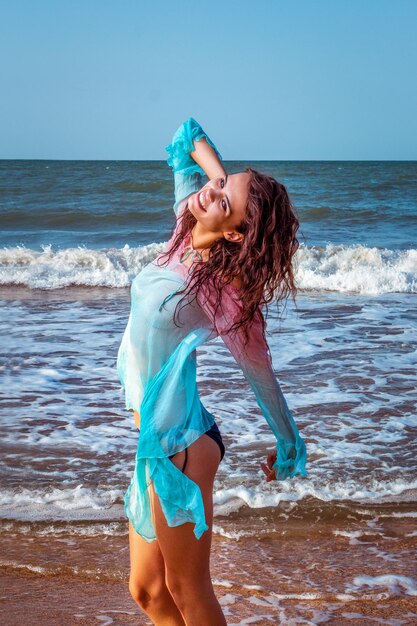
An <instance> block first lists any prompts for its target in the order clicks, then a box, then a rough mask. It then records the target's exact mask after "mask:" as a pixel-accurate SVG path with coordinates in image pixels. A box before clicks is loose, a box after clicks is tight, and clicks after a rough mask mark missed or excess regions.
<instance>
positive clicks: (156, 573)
mask: <svg viewBox="0 0 417 626" xmlns="http://www.w3.org/2000/svg"><path fill="white" fill-rule="evenodd" d="M129 549H130V577H129V587H130V589H131V591H132V593H134V594H140V593H141V592H143V593H145V592H147V593H149V594H152V592H156V593H157V592H158V590H159V589H160V587H161V586H162V585H165V562H164V558H163V556H162V553H161V549H160V547H159V543H158V540H155V541H152V542H151V543H148V542H147V541H145V539H143V537H141V535H139V534H138V533H137V532H136V530H135V529H134V528H133V526H132V524H131V522H130V521H129Z"/></svg>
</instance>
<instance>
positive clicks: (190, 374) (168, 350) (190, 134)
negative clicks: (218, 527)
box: [117, 118, 307, 543]
mask: <svg viewBox="0 0 417 626" xmlns="http://www.w3.org/2000/svg"><path fill="white" fill-rule="evenodd" d="M203 137H204V138H205V139H206V141H207V142H208V143H209V144H210V145H211V146H212V147H213V148H214V150H215V151H216V153H217V155H218V156H219V158H220V159H221V158H222V157H221V155H220V153H219V151H218V150H217V148H216V146H215V145H214V143H213V142H212V141H211V140H210V139H209V137H208V136H207V134H206V133H205V132H204V131H203V129H202V128H201V126H200V125H199V124H198V122H196V120H194V119H193V118H189V119H188V120H187V121H185V122H184V123H183V124H182V125H181V126H180V127H179V128H178V130H177V131H176V132H175V134H174V137H173V139H172V143H171V144H170V145H168V146H167V147H166V150H167V151H168V154H169V157H168V159H167V162H168V164H169V165H170V166H171V167H172V169H173V172H174V183H175V203H174V211H175V214H176V216H177V222H176V227H175V230H174V233H173V235H172V237H171V239H170V241H169V242H168V243H167V246H166V248H165V249H167V248H168V246H170V244H171V242H172V240H173V238H174V237H175V235H176V233H177V228H178V225H179V220H178V218H179V217H180V215H181V212H182V211H183V210H184V208H185V207H186V205H187V198H188V197H189V196H190V195H191V194H193V193H195V192H196V191H198V190H200V189H201V187H202V186H203V180H202V177H203V175H204V171H203V170H202V169H201V168H200V167H199V166H198V165H197V164H196V163H195V161H194V160H193V159H192V157H191V155H190V153H191V152H193V151H194V150H195V146H194V142H196V141H199V140H200V139H201V138H203ZM196 254H197V255H198V252H197V251H195V250H193V248H192V240H191V237H190V235H188V236H187V237H185V239H184V240H183V242H182V244H181V245H180V247H179V249H178V250H177V251H176V253H175V255H174V256H173V258H171V260H170V262H169V264H165V265H157V260H158V258H159V256H158V257H157V259H155V260H154V261H152V262H151V263H149V264H148V265H146V266H145V267H144V268H143V269H142V270H141V271H140V272H139V274H138V275H137V276H136V277H135V278H134V279H133V281H132V285H131V291H130V293H131V309H130V315H129V319H128V322H127V326H126V329H125V331H124V334H123V337H122V341H121V344H120V347H119V351H118V355H117V374H118V377H119V380H120V383H121V385H122V387H123V389H124V393H125V405H126V409H128V410H131V409H134V410H137V411H138V412H139V413H140V433H139V437H138V445H137V450H136V457H135V468H134V471H133V476H132V478H131V481H130V484H129V486H128V489H127V491H126V493H125V496H124V510H125V513H126V515H127V517H128V519H129V520H130V522H131V523H132V526H133V527H134V528H135V530H136V532H138V533H139V534H140V535H141V536H142V537H143V538H144V539H145V540H146V541H147V542H148V543H150V542H152V541H154V540H155V539H156V534H155V528H154V525H153V521H152V514H151V507H150V497H149V486H150V483H151V482H152V484H153V488H154V490H155V492H156V493H157V495H158V497H159V500H160V503H161V507H162V511H163V513H164V515H165V518H166V521H167V524H168V525H169V526H171V527H173V526H179V525H180V524H184V523H185V522H193V523H194V534H195V536H196V538H197V539H200V537H201V536H202V534H203V533H204V531H206V530H208V525H207V523H206V518H205V510H204V503H203V498H202V494H201V490H200V487H199V486H198V485H197V484H196V483H195V482H194V481H192V480H191V479H190V478H189V477H188V476H186V474H183V473H182V472H181V471H180V469H178V468H177V467H176V466H175V465H174V464H173V463H172V461H171V460H170V459H169V458H168V457H169V456H171V455H173V454H175V453H177V452H180V451H181V450H184V448H186V447H188V446H189V445H190V444H192V443H193V442H194V441H196V440H197V439H198V438H199V437H201V435H202V434H204V433H205V432H206V431H207V430H209V429H210V427H211V426H212V424H213V422H214V416H213V415H212V414H211V413H210V412H209V411H207V409H206V408H205V407H204V406H203V405H202V403H201V401H200V398H199V394H198V390H197V381H196V379H197V361H196V349H197V348H198V347H199V346H201V345H202V344H203V343H205V342H206V341H208V340H210V339H214V338H215V337H217V336H221V337H222V339H223V341H224V343H225V344H226V346H227V347H228V349H229V350H230V352H231V353H232V355H233V357H234V358H235V360H236V362H237V364H238V365H239V367H240V368H241V370H242V372H243V374H244V376H245V378H246V380H247V382H248V383H249V385H250V387H251V388H252V390H253V392H254V394H255V398H256V401H257V403H258V405H259V407H260V409H261V411H262V413H263V415H264V417H265V419H266V421H267V423H268V425H269V427H270V428H271V431H272V432H273V434H274V436H275V439H276V450H277V458H276V461H275V463H274V465H273V467H274V469H275V472H276V477H277V479H278V480H283V479H286V478H291V477H293V476H295V475H296V474H299V475H301V476H306V475H307V474H306V469H305V466H306V460H307V454H306V446H305V443H304V441H303V439H302V438H301V436H300V434H299V431H298V428H297V426H296V424H295V422H294V419H293V417H292V414H291V412H290V410H289V408H288V406H287V403H286V401H285V398H284V396H283V394H282V391H281V388H280V386H279V383H278V381H277V379H276V376H275V374H274V370H273V365H272V359H271V355H270V351H269V347H268V344H267V342H266V340H265V337H264V334H263V332H262V325H261V320H256V321H254V322H253V323H252V325H251V329H250V338H249V341H246V340H245V338H244V337H243V333H241V332H239V331H237V332H233V333H232V334H230V333H229V334H226V331H227V329H228V328H230V326H231V325H232V324H233V322H234V321H236V319H238V316H239V314H240V311H241V309H240V306H239V299H238V295H237V294H238V292H237V290H236V289H235V288H234V287H233V286H232V285H231V284H229V285H226V287H225V289H224V290H223V299H222V306H221V310H220V308H219V309H218V310H217V311H216V314H214V313H215V302H216V296H215V294H213V293H209V292H208V291H207V290H206V291H205V293H204V297H200V298H198V299H197V300H191V301H190V302H188V301H187V304H186V306H185V307H183V308H181V306H182V305H180V311H179V317H178V321H179V325H175V323H174V320H173V314H174V310H175V307H176V305H177V302H178V300H179V299H181V298H182V297H184V294H177V291H178V290H180V289H181V288H183V287H184V285H185V283H186V281H187V276H188V275H189V272H190V271H192V267H193V266H194V265H193V264H192V265H191V269H190V268H188V267H187V266H186V265H184V264H183V261H184V260H185V257H186V256H189V255H196ZM164 260H165V259H164ZM177 323H178V322H177Z"/></svg>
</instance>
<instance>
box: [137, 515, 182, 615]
mask: <svg viewBox="0 0 417 626" xmlns="http://www.w3.org/2000/svg"><path fill="white" fill-rule="evenodd" d="M129 546H130V578H129V591H130V593H131V595H132V598H133V599H134V601H135V602H136V604H137V605H138V606H139V607H140V608H141V609H142V610H143V611H144V612H145V613H146V614H147V615H148V616H149V617H150V619H151V620H152V622H153V623H154V624H156V625H157V626H185V622H184V620H183V618H182V616H181V613H180V611H179V609H178V607H177V605H176V604H175V602H174V599H173V597H172V596H171V594H170V592H169V590H168V588H167V586H166V583H165V563H164V559H163V556H162V554H161V549H160V547H159V544H158V540H155V541H153V542H152V543H147V542H146V541H145V540H144V539H143V537H141V536H140V535H138V533H137V532H136V531H135V529H134V528H133V526H132V524H131V523H130V522H129Z"/></svg>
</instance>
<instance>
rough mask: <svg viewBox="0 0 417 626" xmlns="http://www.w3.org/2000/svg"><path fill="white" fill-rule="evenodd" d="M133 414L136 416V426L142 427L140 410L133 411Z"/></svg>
mask: <svg viewBox="0 0 417 626" xmlns="http://www.w3.org/2000/svg"><path fill="white" fill-rule="evenodd" d="M133 415H134V417H135V425H136V428H140V414H139V413H138V411H133Z"/></svg>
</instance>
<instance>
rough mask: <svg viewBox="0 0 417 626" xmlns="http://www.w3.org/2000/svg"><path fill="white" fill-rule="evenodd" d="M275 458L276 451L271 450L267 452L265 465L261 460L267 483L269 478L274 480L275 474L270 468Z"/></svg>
mask: <svg viewBox="0 0 417 626" xmlns="http://www.w3.org/2000/svg"><path fill="white" fill-rule="evenodd" d="M276 460H277V451H276V450H273V451H272V452H270V453H269V454H268V457H267V460H266V462H267V465H265V463H262V462H261V468H262V469H263V471H264V473H265V475H266V482H267V483H269V481H270V480H276V479H277V477H276V474H275V470H274V469H272V466H273V464H274V463H275V461H276Z"/></svg>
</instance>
